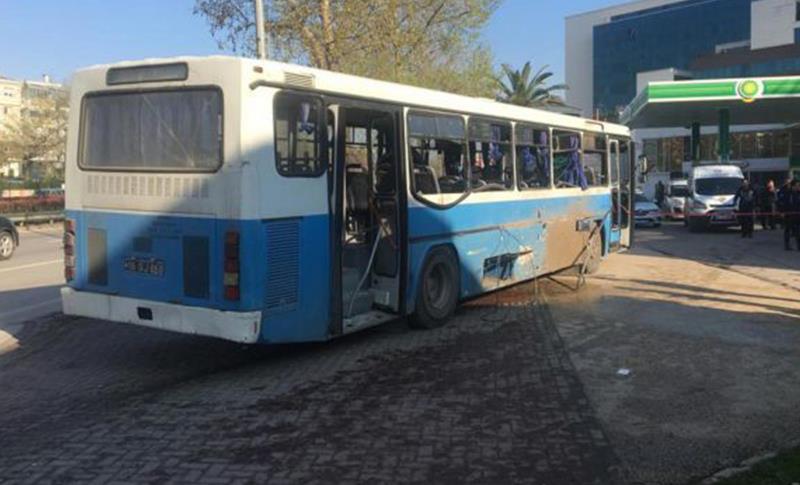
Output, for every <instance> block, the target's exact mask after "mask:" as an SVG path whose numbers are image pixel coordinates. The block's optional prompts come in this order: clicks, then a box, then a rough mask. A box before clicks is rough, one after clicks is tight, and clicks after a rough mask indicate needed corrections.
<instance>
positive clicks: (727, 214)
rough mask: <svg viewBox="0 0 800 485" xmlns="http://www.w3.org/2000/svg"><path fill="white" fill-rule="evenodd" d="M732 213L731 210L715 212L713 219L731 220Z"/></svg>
mask: <svg viewBox="0 0 800 485" xmlns="http://www.w3.org/2000/svg"><path fill="white" fill-rule="evenodd" d="M733 218H734V215H733V213H732V212H720V213H718V214H715V215H714V217H713V219H714V220H717V221H730V220H733Z"/></svg>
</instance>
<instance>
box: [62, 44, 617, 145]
mask: <svg viewBox="0 0 800 485" xmlns="http://www.w3.org/2000/svg"><path fill="white" fill-rule="evenodd" d="M176 62H186V63H187V64H190V65H191V66H192V68H191V69H190V70H189V71H190V73H191V72H193V71H194V70H195V67H200V66H202V65H207V67H208V68H210V69H214V65H218V64H230V63H231V62H236V63H239V64H240V67H241V68H242V72H244V73H246V75H248V76H249V78H250V79H251V82H255V83H258V82H259V81H260V82H263V83H266V84H267V85H275V86H286V87H293V88H298V89H312V90H319V91H321V92H325V93H330V94H336V95H342V96H355V97H359V98H364V99H371V100H375V101H384V102H389V103H394V104H401V105H405V106H410V107H415V106H416V107H420V108H424V109H433V110H443V111H457V112H463V113H467V114H473V115H482V116H488V117H494V118H504V119H509V120H517V121H527V122H531V123H536V124H542V125H548V126H554V127H561V128H565V129H574V130H581V131H592V132H600V133H608V134H611V135H616V136H625V137H628V136H630V131H629V129H628V128H627V127H625V126H623V125H618V124H613V123H607V122H600V121H594V120H590V119H586V118H579V117H575V116H569V115H564V114H561V113H554V112H551V111H545V110H541V109H535V108H525V107H521V106H515V105H511V104H507V103H501V102H498V101H495V100H492V99H488V98H477V97H470V96H462V95H458V94H453V93H448V92H444V91H435V90H432V89H426V88H419V87H415V86H409V85H405V84H398V83H392V82H387V81H379V80H375V79H370V78H365V77H359V76H353V75H349V74H342V73H338V72H332V71H325V70H322V69H315V68H311V67H307V66H300V65H296V64H286V63H282V62H276V61H262V60H257V59H247V58H240V57H231V56H207V57H173V58H163V59H144V60H140V61H125V62H119V63H114V64H105V65H95V66H91V67H87V68H85V69H81V70H79V71H78V72H77V73H76V74H80V73H83V72H87V71H98V70H103V71H106V70H108V69H110V68H112V67H133V66H147V65H155V64H167V63H176ZM217 67H219V66H217ZM258 71H261V72H258ZM190 76H191V74H190ZM188 82H189V83H191V78H190V79H189V80H188Z"/></svg>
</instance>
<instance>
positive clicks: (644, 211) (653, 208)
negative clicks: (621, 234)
mask: <svg viewBox="0 0 800 485" xmlns="http://www.w3.org/2000/svg"><path fill="white" fill-rule="evenodd" d="M633 201H634V207H633V214H634V221H635V222H636V225H637V226H651V227H659V226H661V209H659V208H658V206H657V205H656V204H655V202H653V201H651V200H650V199H648V198H647V197H645V196H644V195H641V194H636V198H634V199H633Z"/></svg>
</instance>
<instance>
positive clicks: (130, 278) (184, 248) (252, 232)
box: [66, 210, 330, 342]
mask: <svg viewBox="0 0 800 485" xmlns="http://www.w3.org/2000/svg"><path fill="white" fill-rule="evenodd" d="M66 215H67V217H69V218H71V219H74V220H75V223H76V256H77V257H76V263H77V268H76V273H75V279H74V280H73V281H71V282H69V284H68V285H69V286H70V287H71V288H73V289H75V290H78V291H87V292H95V293H103V294H111V295H115V296H121V297H128V298H136V299H141V300H143V301H144V302H147V301H153V302H164V303H177V304H181V305H187V306H195V307H204V308H214V309H218V310H225V311H234V312H245V311H262V312H263V313H262V315H263V320H262V326H261V339H260V340H261V341H263V342H302V341H316V340H325V339H327V338H328V337H329V335H328V334H329V332H328V327H329V315H328V313H329V298H328V295H329V294H330V278H328V275H329V273H330V252H329V249H328V247H327V244H326V243H325V242H324V241H327V240H328V231H329V227H328V217H327V216H322V215H320V216H311V217H303V218H294V219H283V220H275V221H259V220H246V221H242V220H235V219H230V220H228V219H215V218H199V217H198V218H194V217H174V216H155V215H141V214H122V213H110V212H95V211H78V210H70V211H67V214H66ZM230 231H236V232H238V233H239V235H240V237H239V241H240V250H239V251H240V252H239V255H240V276H239V281H240V299H239V300H238V301H230V300H226V299H225V297H224V287H223V268H224V247H223V245H224V241H225V235H226V233H227V232H230ZM320 242H322V243H320ZM131 260H137V261H150V260H153V261H156V262H158V265H159V267H160V268H161V271H162V272H161V274H156V275H153V274H146V273H142V272H139V271H132V270H131V269H130V267H129V266H127V267H126V261H131ZM202 293H205V294H204V295H203V294H202Z"/></svg>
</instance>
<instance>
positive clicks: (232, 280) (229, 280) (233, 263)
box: [223, 231, 240, 301]
mask: <svg viewBox="0 0 800 485" xmlns="http://www.w3.org/2000/svg"><path fill="white" fill-rule="evenodd" d="M239 268H240V265H239V233H238V232H236V231H228V232H226V233H225V268H224V272H223V285H224V287H225V299H226V300H234V301H236V300H239Z"/></svg>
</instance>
